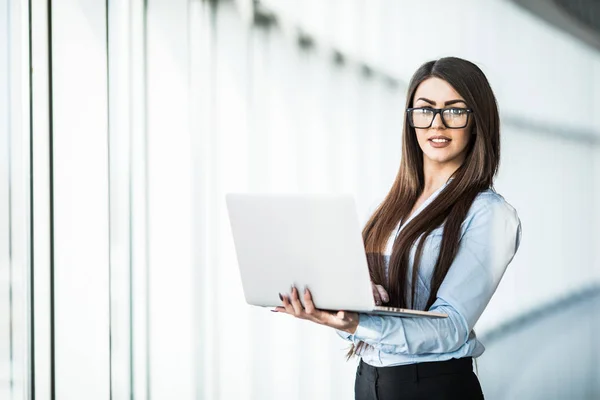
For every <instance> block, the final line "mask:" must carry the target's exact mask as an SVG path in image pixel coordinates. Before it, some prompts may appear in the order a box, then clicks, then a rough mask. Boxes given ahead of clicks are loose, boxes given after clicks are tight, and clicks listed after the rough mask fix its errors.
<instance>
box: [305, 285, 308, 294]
mask: <svg viewBox="0 0 600 400" xmlns="http://www.w3.org/2000/svg"><path fill="white" fill-rule="evenodd" d="M307 293H308V286H304V294H307Z"/></svg>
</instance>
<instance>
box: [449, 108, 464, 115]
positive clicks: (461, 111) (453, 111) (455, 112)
mask: <svg viewBox="0 0 600 400" xmlns="http://www.w3.org/2000/svg"><path fill="white" fill-rule="evenodd" d="M448 111H449V112H450V114H452V115H463V114H465V113H466V112H467V110H466V109H465V108H449V109H448Z"/></svg>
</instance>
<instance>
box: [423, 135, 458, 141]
mask: <svg viewBox="0 0 600 400" xmlns="http://www.w3.org/2000/svg"><path fill="white" fill-rule="evenodd" d="M431 139H446V140H452V139H450V138H449V137H447V136H443V135H435V136H432V137H430V138H429V139H427V140H431Z"/></svg>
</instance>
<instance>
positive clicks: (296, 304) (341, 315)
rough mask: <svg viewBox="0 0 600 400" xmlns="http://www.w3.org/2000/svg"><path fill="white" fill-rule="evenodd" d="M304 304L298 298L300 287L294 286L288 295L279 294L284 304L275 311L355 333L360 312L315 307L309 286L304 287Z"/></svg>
mask: <svg viewBox="0 0 600 400" xmlns="http://www.w3.org/2000/svg"><path fill="white" fill-rule="evenodd" d="M303 296H304V304H305V305H306V307H303V306H302V303H301V302H300V299H299V298H298V289H296V288H295V287H294V286H292V293H291V295H290V296H289V297H288V295H285V294H281V293H280V294H279V298H281V300H282V302H283V306H278V307H275V309H274V310H273V311H277V312H282V313H286V314H290V315H292V316H294V317H296V318H300V319H306V320H308V321H312V322H315V323H317V324H321V325H326V326H329V327H332V328H335V329H339V330H341V331H344V332H348V333H350V334H353V333H354V332H355V331H356V327H357V326H358V313H355V312H351V311H338V312H337V313H336V312H330V311H324V310H319V309H318V308H315V304H314V303H313V301H312V295H311V293H310V290H308V288H306V289H304V293H303Z"/></svg>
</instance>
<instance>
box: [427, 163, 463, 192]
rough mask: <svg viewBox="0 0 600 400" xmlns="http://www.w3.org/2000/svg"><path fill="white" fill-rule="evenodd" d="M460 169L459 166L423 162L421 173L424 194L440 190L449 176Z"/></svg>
mask: <svg viewBox="0 0 600 400" xmlns="http://www.w3.org/2000/svg"><path fill="white" fill-rule="evenodd" d="M459 167H460V164H457V163H453V162H447V163H443V164H439V163H434V162H431V160H428V159H427V158H425V159H424V160H423V173H424V177H425V185H424V187H423V192H424V193H432V192H435V191H436V190H438V189H439V188H441V187H442V186H443V185H444V184H446V182H447V181H448V179H449V178H450V176H451V175H452V174H453V173H454V172H455V171H456V170H457V169H458V168H459Z"/></svg>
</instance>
